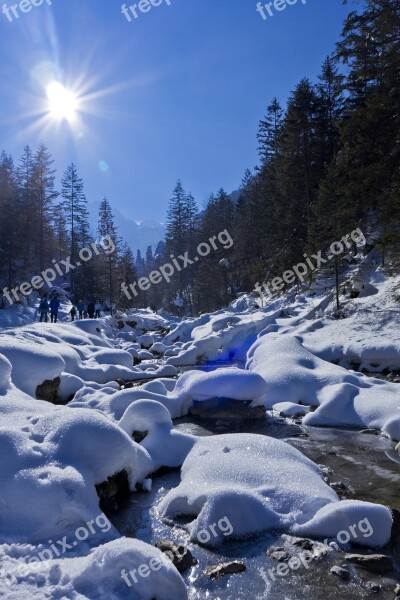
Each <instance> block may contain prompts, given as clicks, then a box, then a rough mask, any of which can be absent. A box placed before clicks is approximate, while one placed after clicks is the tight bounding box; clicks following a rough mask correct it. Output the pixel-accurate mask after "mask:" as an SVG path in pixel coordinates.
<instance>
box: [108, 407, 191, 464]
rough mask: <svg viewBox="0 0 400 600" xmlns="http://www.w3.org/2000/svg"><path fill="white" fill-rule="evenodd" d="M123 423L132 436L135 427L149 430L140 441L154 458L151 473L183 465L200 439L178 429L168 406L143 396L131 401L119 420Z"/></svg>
mask: <svg viewBox="0 0 400 600" xmlns="http://www.w3.org/2000/svg"><path fill="white" fill-rule="evenodd" d="M119 426H120V427H121V429H123V430H124V431H125V432H126V433H127V434H128V435H129V436H131V435H132V433H133V432H134V431H139V432H145V433H147V435H146V437H145V438H144V440H143V441H142V442H141V443H140V445H141V446H142V447H143V448H145V449H146V450H147V452H148V453H149V455H150V458H151V461H152V467H151V470H149V471H148V472H147V474H149V473H153V472H155V471H157V470H158V469H159V468H160V467H171V468H176V467H180V466H181V465H182V463H183V461H184V460H185V458H186V456H187V455H188V453H189V451H190V450H191V449H192V448H193V445H194V444H195V442H196V438H195V437H194V436H193V435H189V434H185V433H182V432H180V431H175V430H174V429H173V423H172V420H171V415H170V413H169V412H168V410H167V409H166V408H165V407H164V406H163V405H162V404H160V402H155V401H154V400H139V401H138V402H134V403H133V404H131V405H130V406H129V407H128V408H127V410H126V411H125V413H124V416H123V417H122V419H121V420H120V421H119Z"/></svg>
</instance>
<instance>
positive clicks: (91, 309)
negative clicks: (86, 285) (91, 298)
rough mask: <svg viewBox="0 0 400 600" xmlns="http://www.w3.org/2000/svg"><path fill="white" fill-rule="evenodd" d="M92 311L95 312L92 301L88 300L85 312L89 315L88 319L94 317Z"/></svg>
mask: <svg viewBox="0 0 400 600" xmlns="http://www.w3.org/2000/svg"><path fill="white" fill-rule="evenodd" d="M94 312H95V308H94V303H93V302H89V304H88V305H87V313H88V315H89V319H94Z"/></svg>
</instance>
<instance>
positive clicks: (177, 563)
mask: <svg viewBox="0 0 400 600" xmlns="http://www.w3.org/2000/svg"><path fill="white" fill-rule="evenodd" d="M155 547H156V548H158V549H159V550H161V552H163V553H164V554H166V555H167V556H168V558H169V559H170V560H171V562H172V563H173V565H174V567H175V568H176V569H177V570H178V571H179V573H184V571H187V570H188V569H190V567H193V565H196V564H197V558H195V557H194V556H193V554H192V553H191V552H190V550H189V548H186V546H181V545H179V544H175V543H174V542H171V541H170V540H160V541H159V542H157V543H156V544H155Z"/></svg>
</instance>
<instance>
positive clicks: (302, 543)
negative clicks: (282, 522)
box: [293, 538, 314, 550]
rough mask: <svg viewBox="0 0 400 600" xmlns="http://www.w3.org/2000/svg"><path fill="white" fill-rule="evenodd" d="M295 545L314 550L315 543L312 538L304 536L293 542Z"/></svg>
mask: <svg viewBox="0 0 400 600" xmlns="http://www.w3.org/2000/svg"><path fill="white" fill-rule="evenodd" d="M293 546H298V547H299V548H302V549H303V550H313V549H314V544H313V543H312V541H311V540H308V539H307V538H304V539H301V540H296V541H295V542H293Z"/></svg>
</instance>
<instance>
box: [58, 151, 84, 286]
mask: <svg viewBox="0 0 400 600" xmlns="http://www.w3.org/2000/svg"><path fill="white" fill-rule="evenodd" d="M61 186H62V188H61V189H62V191H61V195H62V197H63V199H64V202H63V203H62V210H63V212H64V215H65V222H66V224H67V230H68V235H69V250H70V258H71V263H72V264H76V263H77V262H79V261H78V253H79V250H80V249H81V248H82V247H85V242H87V236H88V225H87V221H88V216H87V215H88V213H87V201H86V196H85V194H84V191H83V181H82V179H81V178H80V177H79V176H78V170H77V168H76V166H75V165H74V164H73V163H72V164H71V165H70V166H69V167H68V168H67V170H66V171H65V173H64V175H63V177H62V179H61ZM82 243H83V245H81V244H82ZM70 285H71V290H72V291H73V292H74V291H75V289H74V287H75V271H72V272H71V274H70Z"/></svg>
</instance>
